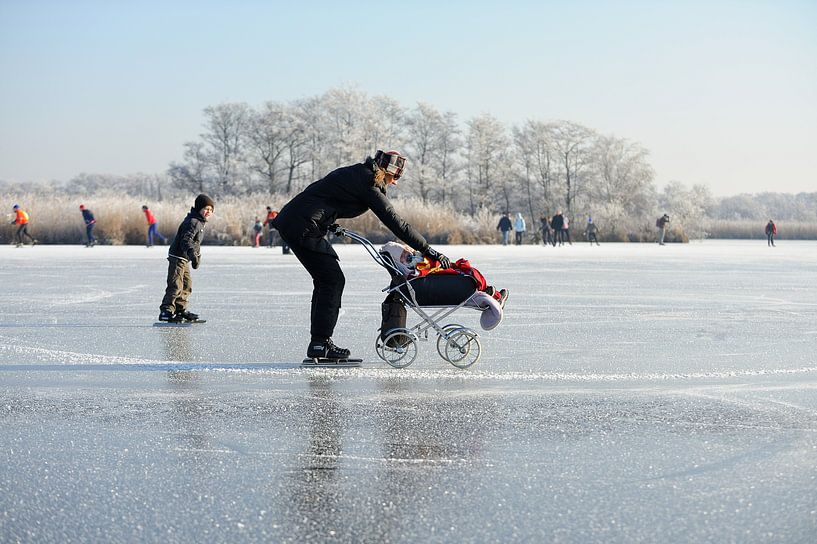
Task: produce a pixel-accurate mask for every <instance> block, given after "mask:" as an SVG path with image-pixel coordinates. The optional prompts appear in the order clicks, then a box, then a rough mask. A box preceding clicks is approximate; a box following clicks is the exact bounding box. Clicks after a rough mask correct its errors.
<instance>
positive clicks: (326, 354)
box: [302, 338, 363, 367]
mask: <svg viewBox="0 0 817 544" xmlns="http://www.w3.org/2000/svg"><path fill="white" fill-rule="evenodd" d="M351 354H352V352H350V351H349V350H348V349H346V348H339V347H338V346H336V345H335V343H334V342H332V339H331V338H327V339H325V340H320V339H313V340H312V341H311V342H310V343H309V347H308V348H306V359H304V360H303V363H302V365H303V366H323V367H355V366H360V363H362V362H363V359H351V358H350V355H351Z"/></svg>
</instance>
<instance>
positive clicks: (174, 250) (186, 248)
mask: <svg viewBox="0 0 817 544" xmlns="http://www.w3.org/2000/svg"><path fill="white" fill-rule="evenodd" d="M206 222H207V220H206V219H205V218H204V217H202V216H201V214H199V211H198V210H196V209H195V208H190V213H188V214H187V217H185V218H184V221H182V224H181V225H179V230H178V231H176V237H175V238H174V239H173V243H172V244H171V245H170V250H169V251H168V255H169V256H170V257H175V258H177V259H181V260H183V261H191V262H192V263H193V264H195V265H196V266H194V267H193V268H198V261H199V259H201V239H202V237H203V235H204V224H205V223H206Z"/></svg>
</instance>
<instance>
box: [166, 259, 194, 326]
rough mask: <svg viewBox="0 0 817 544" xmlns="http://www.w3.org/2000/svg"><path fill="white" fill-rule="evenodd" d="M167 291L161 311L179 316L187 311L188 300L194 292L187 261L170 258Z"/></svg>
mask: <svg viewBox="0 0 817 544" xmlns="http://www.w3.org/2000/svg"><path fill="white" fill-rule="evenodd" d="M167 260H168V261H170V264H169V265H168V267H167V289H166V290H165V297H164V298H163V299H162V305H161V306H160V309H161V310H162V311H165V310H167V311H168V312H170V313H171V314H177V313H180V312H183V311H185V310H186V309H187V299H189V298H190V293H191V292H192V291H193V280H192V278H191V277H190V266H189V264H188V262H187V261H185V260H182V259H177V258H176V257H168V258H167Z"/></svg>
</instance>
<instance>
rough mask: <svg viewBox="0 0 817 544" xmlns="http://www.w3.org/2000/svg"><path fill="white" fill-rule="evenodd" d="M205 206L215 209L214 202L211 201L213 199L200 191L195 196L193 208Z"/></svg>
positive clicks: (198, 208)
mask: <svg viewBox="0 0 817 544" xmlns="http://www.w3.org/2000/svg"><path fill="white" fill-rule="evenodd" d="M207 206H211V207H212V208H213V209H214V210H215V209H216V203H215V202H213V199H212V198H210V197H209V196H207V195H205V194H204V193H202V194H200V195H199V196H197V197H196V202H195V204H193V207H194V208H195V209H197V210H201V209H202V208H206V207H207Z"/></svg>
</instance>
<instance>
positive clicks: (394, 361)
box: [375, 329, 417, 368]
mask: <svg viewBox="0 0 817 544" xmlns="http://www.w3.org/2000/svg"><path fill="white" fill-rule="evenodd" d="M378 338H379V337H378ZM375 349H377V355H378V356H379V357H380V358H381V359H383V360H384V361H386V362H387V363H389V364H390V365H391V366H393V367H394V368H406V367H407V366H409V365H410V364H411V363H413V362H414V359H416V358H417V341H416V338H415V337H414V335H413V334H411V333H410V332H409V331H408V330H407V329H395V330H393V331H392V332H390V333H389V334H388V336H386V338H385V339H384V340H383V341H382V342H381V341H380V340H378V342H377V343H376V344H375Z"/></svg>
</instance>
